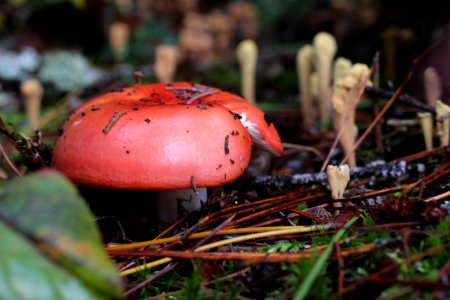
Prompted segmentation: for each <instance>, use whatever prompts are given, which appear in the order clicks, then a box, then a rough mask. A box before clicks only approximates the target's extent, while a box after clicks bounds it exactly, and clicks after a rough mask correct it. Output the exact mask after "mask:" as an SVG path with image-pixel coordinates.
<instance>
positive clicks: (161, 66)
mask: <svg viewBox="0 0 450 300" xmlns="http://www.w3.org/2000/svg"><path fill="white" fill-rule="evenodd" d="M177 60H178V47H177V46H173V45H159V46H157V47H156V49H155V65H154V71H155V76H156V78H157V79H158V81H159V82H171V81H173V78H174V76H175V72H176V68H177Z"/></svg>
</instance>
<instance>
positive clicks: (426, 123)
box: [417, 112, 433, 150]
mask: <svg viewBox="0 0 450 300" xmlns="http://www.w3.org/2000/svg"><path fill="white" fill-rule="evenodd" d="M417 118H418V119H419V123H420V127H422V133H423V139H424V140H425V148H426V149H427V150H431V149H433V115H432V114H431V113H430V112H420V113H417Z"/></svg>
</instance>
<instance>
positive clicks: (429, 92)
mask: <svg viewBox="0 0 450 300" xmlns="http://www.w3.org/2000/svg"><path fill="white" fill-rule="evenodd" d="M423 80H424V86H425V99H426V100H427V103H428V105H429V106H430V107H435V106H436V100H438V99H441V95H442V87H441V79H440V78H439V75H438V73H437V71H436V69H435V68H433V67H428V68H427V69H426V70H425V72H424V73H423Z"/></svg>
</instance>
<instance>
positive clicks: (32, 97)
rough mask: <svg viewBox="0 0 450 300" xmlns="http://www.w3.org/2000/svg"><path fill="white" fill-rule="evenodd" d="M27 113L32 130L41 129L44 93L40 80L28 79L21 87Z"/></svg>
mask: <svg viewBox="0 0 450 300" xmlns="http://www.w3.org/2000/svg"><path fill="white" fill-rule="evenodd" d="M20 91H21V93H22V97H23V103H24V106H25V111H26V113H27V117H28V122H29V124H30V127H31V129H36V128H39V120H40V112H41V104H42V96H43V94H44V91H43V89H42V85H41V83H40V82H39V80H36V79H28V80H25V81H23V82H22V84H21V85H20Z"/></svg>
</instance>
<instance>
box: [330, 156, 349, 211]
mask: <svg viewBox="0 0 450 300" xmlns="http://www.w3.org/2000/svg"><path fill="white" fill-rule="evenodd" d="M327 179H328V184H329V185H330V189H331V197H332V198H333V199H341V198H343V197H344V192H345V188H346V187H347V184H348V182H349V181H350V168H349V167H348V165H341V166H333V165H329V166H327ZM340 206H342V205H341V204H340V203H336V204H335V207H340Z"/></svg>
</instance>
